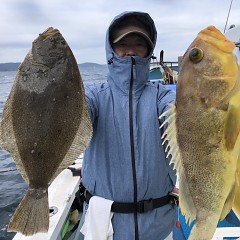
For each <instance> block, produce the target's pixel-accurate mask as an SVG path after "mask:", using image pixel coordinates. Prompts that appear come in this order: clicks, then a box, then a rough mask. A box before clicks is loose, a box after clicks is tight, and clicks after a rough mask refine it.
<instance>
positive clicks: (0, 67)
mask: <svg viewBox="0 0 240 240" xmlns="http://www.w3.org/2000/svg"><path fill="white" fill-rule="evenodd" d="M19 65H20V63H0V72H6V71H17V70H18V67H19ZM103 66H104V65H103V64H98V63H89V62H87V63H81V64H78V67H79V68H80V69H81V68H98V67H103Z"/></svg>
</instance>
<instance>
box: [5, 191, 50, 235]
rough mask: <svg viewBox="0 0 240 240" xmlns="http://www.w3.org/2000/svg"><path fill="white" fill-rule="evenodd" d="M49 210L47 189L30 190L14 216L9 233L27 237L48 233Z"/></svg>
mask: <svg viewBox="0 0 240 240" xmlns="http://www.w3.org/2000/svg"><path fill="white" fill-rule="evenodd" d="M48 209H49V207H48V192H47V189H44V188H40V189H32V188H29V189H28V192H27V194H26V196H25V197H24V198H23V200H22V201H21V203H20V204H19V206H18V208H17V209H16V211H15V213H14V215H13V216H12V218H11V220H10V223H9V226H8V229H7V231H8V232H20V233H22V234H23V235H25V236H31V235H33V234H35V233H38V232H47V231H48V228H49V210H48Z"/></svg>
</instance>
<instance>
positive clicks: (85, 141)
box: [51, 86, 93, 181]
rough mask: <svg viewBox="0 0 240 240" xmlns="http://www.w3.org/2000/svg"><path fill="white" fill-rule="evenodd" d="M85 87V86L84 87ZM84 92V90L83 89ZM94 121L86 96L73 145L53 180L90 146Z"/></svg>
mask: <svg viewBox="0 0 240 240" xmlns="http://www.w3.org/2000/svg"><path fill="white" fill-rule="evenodd" d="M82 87H83V86H82ZM83 89H84V87H83ZM83 92H84V90H83ZM92 132H93V129H92V122H91V119H90V114H89V111H88V107H87V103H86V100H85V97H84V98H83V106H82V117H81V123H80V125H79V128H78V130H77V133H76V135H75V138H74V140H73V142H72V145H71V147H70V148H69V150H68V152H67V154H66V155H65V157H64V160H63V161H62V163H61V164H60V165H59V167H58V169H57V171H56V172H55V174H54V175H53V177H52V179H51V181H53V180H54V178H56V176H57V175H58V174H59V173H60V172H61V171H62V170H64V169H65V168H67V167H68V166H69V165H71V164H73V162H74V160H76V158H77V157H79V155H80V154H82V153H83V151H84V150H85V149H86V148H87V147H88V145H89V143H90V141H91V138H92Z"/></svg>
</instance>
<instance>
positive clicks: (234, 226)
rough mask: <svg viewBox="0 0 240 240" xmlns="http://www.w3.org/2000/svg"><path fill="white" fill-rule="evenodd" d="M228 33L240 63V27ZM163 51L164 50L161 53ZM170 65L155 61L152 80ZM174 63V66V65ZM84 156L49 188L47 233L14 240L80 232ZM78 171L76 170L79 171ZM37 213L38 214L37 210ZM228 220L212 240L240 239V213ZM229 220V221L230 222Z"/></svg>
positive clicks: (177, 235)
mask: <svg viewBox="0 0 240 240" xmlns="http://www.w3.org/2000/svg"><path fill="white" fill-rule="evenodd" d="M225 35H226V36H227V37H228V38H229V39H230V40H231V41H233V42H234V43H235V45H236V49H235V54H236V56H237V58H238V62H239V63H240V26H231V27H230V28H229V30H228V31H227V32H226V33H225ZM162 54H163V53H162ZM164 64H165V65H170V67H169V68H171V69H173V71H176V72H178V68H174V67H175V66H176V65H177V66H179V64H178V63H176V62H163V61H162V62H161V61H160V62H157V61H155V62H154V63H152V65H151V68H150V79H149V80H150V81H154V79H155V81H163V82H164V80H163V78H164V77H163V75H159V78H157V77H156V78H154V77H153V76H157V75H155V74H157V73H155V71H156V72H157V71H158V70H159V71H160V72H161V73H162V74H163V73H164V67H163V66H162V65H164ZM171 64H172V65H171ZM174 64H175V65H174ZM168 87H170V88H171V89H172V90H176V85H175V84H170V85H168ZM82 158H83V155H81V156H79V158H77V159H76V161H75V164H74V165H72V166H70V167H69V168H68V169H65V170H63V171H62V172H61V173H60V174H59V175H58V176H57V177H56V178H55V180H54V181H53V182H52V183H51V185H50V186H49V188H48V193H49V219H50V224H49V230H48V232H47V233H38V234H35V235H33V236H28V237H26V236H23V235H22V234H20V233H17V234H16V235H15V237H14V238H13V240H74V237H75V234H76V232H77V226H78V223H79V220H80V218H81V211H78V214H77V220H76V219H75V221H73V220H71V217H72V215H73V213H74V212H76V209H75V207H73V205H74V202H75V200H76V196H75V195H76V192H77V191H78V186H79V184H80V181H81V178H80V175H79V174H75V171H74V169H79V168H80V167H81V164H82ZM76 172H77V170H76ZM177 212H178V214H177V215H176V218H177V219H178V220H179V221H180V223H181V225H180V228H177V227H175V228H174V240H186V239H187V236H186V235H187V234H188V233H189V232H190V229H191V226H188V225H187V224H186V221H185V219H184V216H183V215H182V214H181V213H180V212H179V211H177ZM36 214H37V213H36ZM230 214H231V215H230V216H229V217H228V221H227V220H224V221H223V222H219V225H218V227H217V229H216V232H215V234H214V237H213V240H223V239H225V240H226V239H230V238H231V239H235V240H240V216H238V215H237V214H236V213H234V212H233V211H231V212H230ZM229 219H230V221H229Z"/></svg>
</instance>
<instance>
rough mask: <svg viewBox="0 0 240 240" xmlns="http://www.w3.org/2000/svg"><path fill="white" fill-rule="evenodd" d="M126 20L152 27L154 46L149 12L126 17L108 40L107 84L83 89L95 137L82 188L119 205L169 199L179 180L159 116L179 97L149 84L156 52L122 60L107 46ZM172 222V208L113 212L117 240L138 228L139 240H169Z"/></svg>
mask: <svg viewBox="0 0 240 240" xmlns="http://www.w3.org/2000/svg"><path fill="white" fill-rule="evenodd" d="M127 15H134V16H137V17H139V18H141V19H142V20H143V21H144V22H145V24H147V25H148V26H149V27H150V29H151V34H152V39H153V43H154V45H155V43H156V38H157V32H156V29H155V25H154V22H153V20H152V19H151V17H150V16H149V15H148V14H147V13H142V12H125V13H122V14H121V15H119V16H117V17H116V18H115V19H114V20H113V21H112V23H111V24H110V27H109V29H108V31H107V35H106V57H107V61H108V68H109V73H108V77H107V82H106V83H103V84H94V85H91V86H86V87H85V93H86V100H87V104H88V108H89V112H90V116H91V120H92V125H93V137H92V140H91V142H90V145H89V147H88V148H87V149H86V151H85V153H84V161H83V169H82V176H83V178H82V181H83V185H84V186H85V187H86V189H87V190H88V191H89V192H90V193H91V194H93V195H97V196H100V197H103V198H106V199H110V200H113V201H116V202H134V201H141V200H148V199H154V198H160V197H163V196H166V195H167V194H168V193H169V192H171V190H172V189H173V187H174V185H175V181H176V176H175V172H174V171H173V170H172V167H171V166H169V159H166V157H165V153H164V148H163V146H162V141H161V133H162V132H161V130H160V129H159V126H160V124H161V122H160V120H159V116H160V115H161V113H162V112H163V111H164V110H166V108H167V107H168V103H169V102H174V101H175V93H174V92H172V91H170V90H167V89H166V88H165V87H164V86H163V85H161V84H160V83H159V84H154V83H151V82H148V81H147V80H148V76H149V64H150V59H151V55H152V53H153V49H152V50H151V51H150V52H149V55H148V56H147V57H146V58H140V57H137V56H134V57H131V56H127V57H119V56H118V55H117V54H116V53H115V52H114V51H113V49H112V47H111V45H110V42H109V32H111V29H112V27H113V25H115V24H117V23H118V21H119V20H120V19H121V18H123V17H125V16H127ZM84 214H85V213H84ZM99 221H101V219H99ZM174 223H175V206H174V205H172V204H167V205H165V206H163V207H160V208H157V209H154V210H152V211H149V212H146V213H137V214H134V213H130V214H120V213H114V215H113V218H112V224H113V230H114V240H133V239H136V238H135V237H136V234H137V233H135V232H136V229H137V232H138V237H139V240H161V239H165V238H166V237H167V236H168V235H169V234H170V232H171V231H172V229H173V226H174Z"/></svg>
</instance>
